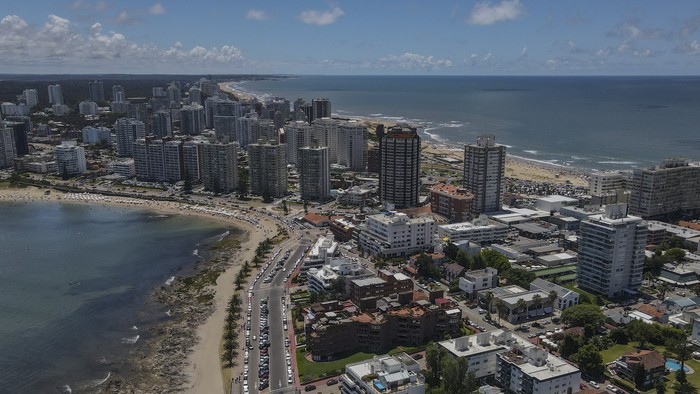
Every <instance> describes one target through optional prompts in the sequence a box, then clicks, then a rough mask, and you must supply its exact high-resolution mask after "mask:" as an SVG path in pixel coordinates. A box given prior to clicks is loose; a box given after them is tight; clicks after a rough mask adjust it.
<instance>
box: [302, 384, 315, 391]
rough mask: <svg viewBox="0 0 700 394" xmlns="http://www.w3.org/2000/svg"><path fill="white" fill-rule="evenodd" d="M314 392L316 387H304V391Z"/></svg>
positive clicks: (311, 385)
mask: <svg viewBox="0 0 700 394" xmlns="http://www.w3.org/2000/svg"><path fill="white" fill-rule="evenodd" d="M314 390H316V386H314V385H313V384H310V385H308V386H306V387H304V391H314Z"/></svg>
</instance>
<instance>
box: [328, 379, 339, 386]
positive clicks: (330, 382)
mask: <svg viewBox="0 0 700 394" xmlns="http://www.w3.org/2000/svg"><path fill="white" fill-rule="evenodd" d="M334 384H338V381H337V380H335V379H328V380H326V385H328V386H332V385H334Z"/></svg>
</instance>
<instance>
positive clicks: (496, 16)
mask: <svg viewBox="0 0 700 394" xmlns="http://www.w3.org/2000/svg"><path fill="white" fill-rule="evenodd" d="M524 14H525V7H524V6H523V5H522V4H520V1H519V0H504V1H501V2H500V3H498V4H495V5H492V4H491V3H490V2H484V3H477V4H476V5H475V6H474V8H473V9H472V12H471V15H469V18H467V23H469V24H472V25H491V24H494V23H496V22H501V21H507V20H512V19H517V18H519V17H521V16H523V15H524Z"/></svg>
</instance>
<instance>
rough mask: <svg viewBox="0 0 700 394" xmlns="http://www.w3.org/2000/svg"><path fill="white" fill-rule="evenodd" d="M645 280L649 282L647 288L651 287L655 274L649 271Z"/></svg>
mask: <svg viewBox="0 0 700 394" xmlns="http://www.w3.org/2000/svg"><path fill="white" fill-rule="evenodd" d="M644 279H646V281H647V286H651V281H652V280H653V279H654V274H652V273H651V272H649V271H647V272H645V273H644Z"/></svg>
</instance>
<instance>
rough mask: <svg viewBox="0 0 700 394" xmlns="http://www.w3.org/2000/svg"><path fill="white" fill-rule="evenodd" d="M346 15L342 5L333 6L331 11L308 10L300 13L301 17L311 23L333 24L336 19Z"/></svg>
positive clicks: (303, 20) (305, 21)
mask: <svg viewBox="0 0 700 394" xmlns="http://www.w3.org/2000/svg"><path fill="white" fill-rule="evenodd" d="M343 15H345V12H344V11H343V10H341V9H340V7H333V8H332V9H331V10H329V11H317V10H306V11H302V12H301V14H299V19H300V20H301V21H302V22H304V23H308V24H310V25H319V26H323V25H331V24H333V23H335V21H336V19H338V18H339V17H341V16H343Z"/></svg>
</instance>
